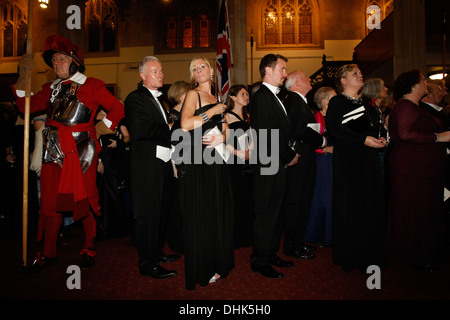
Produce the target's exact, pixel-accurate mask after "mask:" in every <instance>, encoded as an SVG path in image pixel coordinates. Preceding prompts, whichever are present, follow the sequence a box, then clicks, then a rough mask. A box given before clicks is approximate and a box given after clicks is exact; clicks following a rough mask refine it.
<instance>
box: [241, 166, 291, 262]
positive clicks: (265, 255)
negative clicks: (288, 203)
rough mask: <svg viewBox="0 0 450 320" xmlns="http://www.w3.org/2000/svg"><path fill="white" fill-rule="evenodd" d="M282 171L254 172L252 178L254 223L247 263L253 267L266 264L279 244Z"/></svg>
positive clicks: (281, 220)
mask: <svg viewBox="0 0 450 320" xmlns="http://www.w3.org/2000/svg"><path fill="white" fill-rule="evenodd" d="M285 170H286V169H285V168H284V167H280V168H279V170H278V172H277V173H276V174H274V175H260V174H259V173H258V174H255V175H254V178H253V179H254V180H253V183H254V206H255V223H254V228H253V252H252V254H251V257H250V262H251V263H252V265H255V266H261V265H267V264H268V263H269V259H271V258H273V257H274V256H275V255H276V253H277V251H278V249H279V247H280V240H281V231H282V226H283V216H282V212H281V205H282V202H283V196H284V186H285Z"/></svg>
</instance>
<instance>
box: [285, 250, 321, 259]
mask: <svg viewBox="0 0 450 320" xmlns="http://www.w3.org/2000/svg"><path fill="white" fill-rule="evenodd" d="M284 254H285V255H287V256H289V257H294V258H297V259H302V260H312V259H315V258H316V256H315V255H314V254H312V253H310V252H308V251H305V250H298V249H297V250H287V251H284Z"/></svg>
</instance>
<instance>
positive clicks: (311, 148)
mask: <svg viewBox="0 0 450 320" xmlns="http://www.w3.org/2000/svg"><path fill="white" fill-rule="evenodd" d="M285 87H286V89H287V90H288V92H289V93H288V96H287V97H286V99H285V100H284V106H285V108H286V112H287V114H288V117H289V120H290V122H291V126H292V130H291V133H292V135H291V145H292V146H293V148H294V150H295V151H296V152H297V153H298V154H300V157H299V159H298V163H297V164H296V165H294V166H291V167H289V168H288V169H287V178H286V194H285V199H284V203H283V210H284V212H285V213H284V214H285V217H286V220H285V234H284V243H283V249H284V254H286V255H287V256H291V257H295V258H297V259H314V258H315V255H314V254H312V253H311V251H314V250H315V249H316V248H315V247H313V246H310V245H307V244H305V243H304V238H305V234H306V228H307V225H308V217H309V211H310V208H311V202H312V198H313V195H314V184H315V181H316V153H315V150H316V149H318V148H324V147H326V145H327V141H326V138H325V137H324V136H322V135H321V134H320V133H319V132H320V129H319V127H318V123H317V121H316V119H315V118H314V115H313V113H312V111H311V109H310V107H309V106H308V101H307V99H306V95H307V94H308V92H309V91H310V90H311V89H312V87H311V79H310V78H309V77H308V76H306V74H305V73H304V72H302V71H299V70H296V71H293V72H291V73H290V74H289V75H288V76H287V79H286V83H285Z"/></svg>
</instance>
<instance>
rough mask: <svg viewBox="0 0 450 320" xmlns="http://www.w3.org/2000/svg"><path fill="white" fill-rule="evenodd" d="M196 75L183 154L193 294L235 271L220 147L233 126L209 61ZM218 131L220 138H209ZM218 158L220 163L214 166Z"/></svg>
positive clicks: (197, 66) (185, 110)
mask: <svg viewBox="0 0 450 320" xmlns="http://www.w3.org/2000/svg"><path fill="white" fill-rule="evenodd" d="M190 73H191V79H192V80H194V81H195V84H196V85H195V89H193V90H190V91H189V92H188V93H187V95H186V99H185V102H184V105H183V107H182V110H181V129H182V130H184V131H185V132H186V131H188V132H189V135H188V136H189V141H190V146H188V147H187V148H186V150H183V165H182V167H183V169H182V170H181V171H182V172H181V173H180V170H179V175H178V176H179V183H180V208H181V211H182V218H183V233H184V263H185V279H186V284H185V287H186V289H188V290H193V289H195V286H196V284H200V285H201V286H206V285H208V283H211V282H215V281H217V280H218V279H219V278H224V277H226V276H227V275H228V273H229V272H230V271H231V270H232V269H233V268H234V248H233V206H232V203H233V201H232V190H231V184H230V180H229V176H228V168H227V166H226V164H225V162H224V160H222V161H220V159H222V158H221V157H220V156H218V155H217V150H216V148H215V147H216V146H219V145H221V144H222V143H223V142H224V141H225V140H226V139H225V136H224V134H222V132H225V130H226V129H227V128H228V126H227V124H226V123H225V122H221V119H222V114H223V112H224V111H225V107H226V106H225V105H224V104H221V103H217V98H216V96H215V95H214V94H212V93H211V83H212V77H213V69H212V68H211V66H210V64H209V62H208V60H207V59H205V58H203V57H196V58H194V59H193V60H192V61H191V65H190ZM215 127H217V128H216V129H218V131H217V133H216V134H211V133H208V131H210V130H211V129H214V128H215ZM183 144H184V141H183ZM188 148H190V150H191V154H190V155H189V152H187V149H188ZM199 150H200V151H201V152H200V153H199ZM185 151H186V152H185ZM208 155H209V157H208ZM212 157H213V158H214V160H215V161H213V162H212V163H211V161H209V160H210V159H211V158H212ZM208 158H209V160H208Z"/></svg>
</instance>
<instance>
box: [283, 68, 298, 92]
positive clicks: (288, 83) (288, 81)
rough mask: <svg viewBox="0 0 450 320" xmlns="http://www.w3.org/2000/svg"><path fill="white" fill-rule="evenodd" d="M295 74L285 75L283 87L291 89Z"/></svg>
mask: <svg viewBox="0 0 450 320" xmlns="http://www.w3.org/2000/svg"><path fill="white" fill-rule="evenodd" d="M296 78H297V76H296V75H295V74H294V72H293V73H291V74H290V75H288V76H287V78H286V81H285V82H284V87H285V88H286V89H287V90H288V91H291V87H292V86H293V85H294V83H295V80H296Z"/></svg>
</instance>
